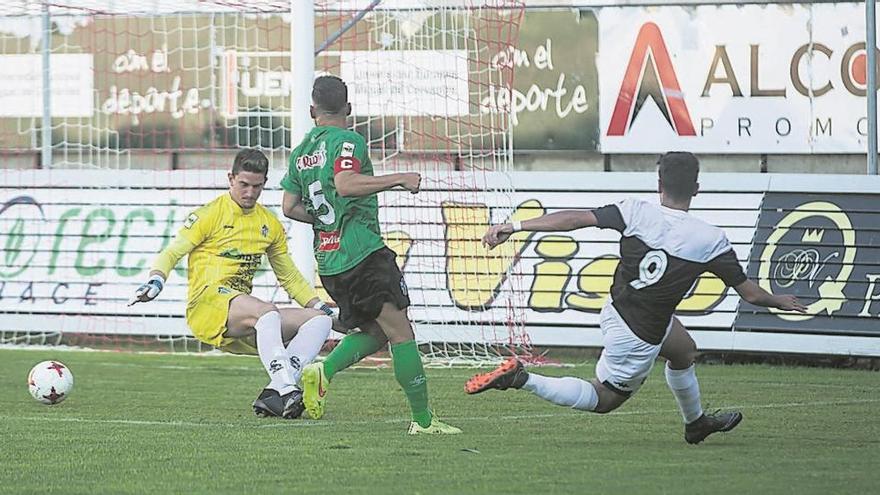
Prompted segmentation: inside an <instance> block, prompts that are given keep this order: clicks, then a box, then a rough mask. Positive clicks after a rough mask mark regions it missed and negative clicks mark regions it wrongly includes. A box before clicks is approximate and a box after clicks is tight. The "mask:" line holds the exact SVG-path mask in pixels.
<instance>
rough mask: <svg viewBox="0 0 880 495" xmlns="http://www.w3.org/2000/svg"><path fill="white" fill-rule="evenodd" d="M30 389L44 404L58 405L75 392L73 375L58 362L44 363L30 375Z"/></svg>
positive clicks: (32, 370) (38, 365)
mask: <svg viewBox="0 0 880 495" xmlns="http://www.w3.org/2000/svg"><path fill="white" fill-rule="evenodd" d="M28 389H30V391H31V395H32V396H33V397H34V399H37V400H38V401H40V402H42V403H43V404H49V405H51V404H58V403H59V402H61V401H63V400H64V399H66V398H67V396H68V395H70V392H71V391H72V390H73V373H71V372H70V368H68V367H67V366H64V365H63V364H61V363H60V362H58V361H43V362H42V363H39V364H37V365H36V366H34V367H33V368H31V372H30V373H28Z"/></svg>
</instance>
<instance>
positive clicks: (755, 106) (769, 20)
mask: <svg viewBox="0 0 880 495" xmlns="http://www.w3.org/2000/svg"><path fill="white" fill-rule="evenodd" d="M864 41H865V29H864V4H861V3H840V4H787V5H742V6H735V5H726V6H700V7H655V8H648V7H623V8H604V9H601V10H600V12H599V59H598V71H599V94H600V102H599V106H600V108H599V111H600V142H601V149H602V151H603V152H606V153H655V152H662V151H666V150H669V149H682V150H689V151H694V152H704V153H864V152H865V149H866V142H867V141H866V135H867V127H868V126H867V119H866V110H865V107H866V104H865V86H866V84H865V81H866V77H865V75H866V69H865V67H866V63H865V61H866V55H865V43H864Z"/></svg>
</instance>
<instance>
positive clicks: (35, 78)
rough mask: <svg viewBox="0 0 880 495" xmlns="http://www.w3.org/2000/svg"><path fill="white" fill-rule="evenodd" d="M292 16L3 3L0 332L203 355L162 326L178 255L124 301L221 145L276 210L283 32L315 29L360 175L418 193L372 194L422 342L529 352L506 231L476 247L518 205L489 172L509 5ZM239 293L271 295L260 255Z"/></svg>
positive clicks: (181, 0) (498, 126)
mask: <svg viewBox="0 0 880 495" xmlns="http://www.w3.org/2000/svg"><path fill="white" fill-rule="evenodd" d="M291 12H292V11H291V2H289V1H256V2H251V1H249V2H243V1H221V0H218V1H187V0H176V1H163V0H156V1H151V2H134V1H128V0H115V1H111V0H85V1H77V2H64V1H60V2H51V3H50V4H44V3H43V2H38V1H32V2H28V1H24V2H18V3H16V4H15V7H13V8H12V9H11V10H9V11H7V12H4V15H3V16H2V17H0V59H2V63H3V65H4V67H9V68H11V69H10V70H11V74H10V76H9V77H8V78H7V77H4V80H3V81H2V82H0V155H2V156H0V158H2V159H3V165H2V168H0V175H2V176H3V178H4V180H3V184H2V186H0V194H2V197H0V246H3V249H4V253H3V256H2V259H0V271H2V272H0V277H2V278H0V291H2V292H0V315H2V320H3V323H2V325H0V326H2V328H0V332H2V333H0V339H2V341H3V342H7V343H8V342H12V343H24V342H27V343H72V344H75V345H84V346H102V347H111V348H138V349H139V348H152V349H174V350H201V349H202V346H200V345H199V344H198V343H197V342H196V341H194V340H193V339H192V338H191V337H190V336H189V335H190V334H189V331H188V329H187V328H186V323H185V320H184V318H183V313H184V309H185V296H186V278H185V274H186V271H185V270H186V268H185V266H180V267H178V269H177V270H176V273H175V274H174V275H172V276H171V277H170V279H169V283H168V284H167V286H166V289H165V291H163V293H162V296H161V297H160V298H159V299H158V300H156V301H153V302H151V303H150V304H146V305H136V306H134V307H131V308H128V307H126V305H125V302H126V298H127V296H128V295H129V294H130V293H131V292H132V291H133V290H134V288H135V287H136V286H137V284H138V283H140V282H141V281H142V279H143V278H145V276H146V273H147V271H148V269H149V264H150V262H151V259H152V257H153V255H154V254H155V253H156V252H158V251H159V250H160V249H161V248H162V247H164V246H165V245H167V243H168V241H169V240H170V238H171V237H173V235H174V233H175V231H176V230H177V228H178V226H179V225H180V224H181V222H182V221H183V219H184V218H185V217H186V215H187V214H188V212H189V211H190V210H192V209H193V208H195V207H197V206H199V205H200V204H202V203H204V202H207V201H209V200H210V199H212V198H213V197H215V196H216V195H218V194H220V193H222V192H223V190H224V189H225V188H226V179H225V171H226V170H228V168H229V166H230V163H231V158H232V156H234V153H235V152H236V150H237V149H239V148H241V147H257V148H260V149H262V150H264V151H265V152H266V154H267V155H268V156H269V157H270V161H271V166H272V169H271V171H270V177H269V184H270V185H271V186H274V187H272V188H271V189H270V190H268V191H267V192H266V193H264V196H263V198H262V200H263V201H264V203H265V204H267V205H268V206H270V207H271V208H273V209H275V210H276V211H277V212H279V214H280V208H279V205H280V199H281V192H280V190H279V189H278V187H277V181H278V180H280V178H281V176H282V175H283V173H284V170H285V168H286V161H287V158H288V156H289V153H290V150H291V148H292V147H293V146H295V145H296V144H297V143H296V142H293V140H294V139H295V137H292V136H291V112H296V111H302V112H306V111H307V109H295V108H291V101H292V97H291V95H292V94H296V92H301V91H308V90H309V89H310V88H301V87H294V84H293V83H292V81H293V80H294V78H293V77H292V76H291V44H292V42H291V39H293V40H294V41H293V43H295V42H296V41H295V40H296V30H300V29H314V40H315V45H316V46H315V49H316V51H317V55H316V58H315V73H316V74H322V73H331V74H335V75H339V76H340V77H342V78H343V79H344V80H345V81H346V82H347V83H348V85H349V98H350V100H351V103H352V107H353V115H352V119H351V124H352V125H353V128H354V129H355V130H356V131H357V132H359V133H361V134H362V135H364V136H365V138H366V140H367V142H368V143H369V147H370V154H371V157H372V160H373V163H374V166H375V168H376V171H377V173H390V172H395V171H418V172H421V173H422V174H423V177H424V179H423V183H422V189H423V190H422V192H421V193H420V194H418V195H410V194H406V193H402V192H400V193H398V192H390V193H384V194H382V195H380V206H381V208H380V220H381V222H382V229H383V232H384V233H385V235H386V238H387V242H388V244H389V246H390V247H392V249H394V250H395V251H396V252H397V254H398V262H399V264H400V265H401V266H402V268H403V271H404V273H405V277H406V282H407V285H408V288H409V294H410V298H411V300H412V304H413V305H412V307H411V309H410V313H411V316H412V318H413V319H414V321H415V323H416V333H417V337H418V339H419V340H420V343H423V344H428V345H426V346H425V347H423V349H427V356H428V357H430V358H437V359H438V360H439V361H440V362H444V363H453V364H454V363H458V362H468V363H474V362H484V361H493V360H497V359H498V358H499V357H501V356H503V355H506V354H510V353H517V354H526V355H528V353H529V352H530V346H529V343H528V338H527V335H526V333H525V329H524V321H523V307H524V302H523V300H524V298H525V297H524V295H523V292H522V290H523V287H522V281H521V277H520V275H519V274H518V273H517V271H516V263H515V259H516V256H517V254H518V253H519V250H520V249H521V247H522V242H523V241H524V240H525V238H524V237H519V238H517V239H516V240H515V242H513V243H508V244H506V245H505V246H503V247H502V248H499V249H496V250H495V251H492V252H489V251H487V250H485V249H484V248H482V247H481V246H480V242H479V239H480V236H481V235H482V233H483V232H484V230H485V228H486V227H487V226H488V224H490V223H496V222H499V221H503V220H505V219H506V218H508V217H511V216H512V217H514V218H520V219H521V218H527V217H529V216H534V215H536V214H537V213H538V212H537V211H535V210H532V209H529V207H528V206H529V205H516V204H514V203H513V197H512V186H511V182H510V176H509V174H508V173H509V171H510V170H511V165H512V155H511V151H512V146H513V143H512V142H511V139H510V136H511V133H510V128H509V120H508V117H509V108H508V104H507V102H509V95H510V88H511V85H512V77H513V67H512V64H509V63H507V62H506V60H507V59H506V57H504V54H505V53H506V52H507V51H508V50H509V49H510V47H511V46H512V45H513V44H514V43H515V40H516V36H517V31H518V27H519V22H520V20H521V17H522V13H523V7H522V5H521V3H520V2H518V1H514V0H434V1H430V0H424V1H419V0H385V1H381V2H379V1H372V0H323V1H317V2H315V22H314V25H313V26H303V25H301V24H298V23H297V19H296V16H295V15H292V13H291ZM291 29H293V30H294V32H293V33H291ZM292 34H293V36H292ZM47 59H48V61H49V65H48V68H47V67H45V66H44V63H43V61H44V60H47ZM44 83H48V85H46V84H44ZM46 88H48V89H46ZM50 151H51V152H50ZM288 225H289V226H290V223H289V222H288ZM254 295H256V296H258V297H262V298H265V299H268V300H273V301H275V302H279V303H285V302H287V296H286V294H284V292H283V290H279V288H278V287H277V284H276V282H275V279H274V277H273V276H272V275H271V271H270V270H268V269H267V267H266V266H263V267H262V269H261V270H260V271H259V272H258V274H257V277H256V278H255V287H254Z"/></svg>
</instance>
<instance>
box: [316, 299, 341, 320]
mask: <svg viewBox="0 0 880 495" xmlns="http://www.w3.org/2000/svg"><path fill="white" fill-rule="evenodd" d="M312 309H317V310H318V311H321V312H322V313H324V314H325V315H327V316H329V317H330V318H336V313H334V312H333V309H331V308H330V306H327V303H325V302H324V301H318V302H316V303H315V305H314V306H312Z"/></svg>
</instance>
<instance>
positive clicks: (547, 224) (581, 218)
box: [483, 210, 598, 249]
mask: <svg viewBox="0 0 880 495" xmlns="http://www.w3.org/2000/svg"><path fill="white" fill-rule="evenodd" d="M596 225H598V220H597V219H596V215H595V214H594V213H593V212H592V211H581V210H563V211H557V212H555V213H550V214H548V215H543V216H540V217H538V218H532V219H530V220H526V221H524V222H518V221H513V222H510V223H503V224H500V225H493V226H491V227H489V230H487V231H486V234H485V235H484V236H483V245H484V246H486V247H488V248H489V249H492V248H494V247H495V246H497V245H499V244H501V243H503V242H505V241H507V239H510V236H511V234H513V233H514V232H519V231H521V230H526V231H532V232H553V231H555V232H559V231H569V230H577V229H580V228H583V227H595V226H596Z"/></svg>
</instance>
